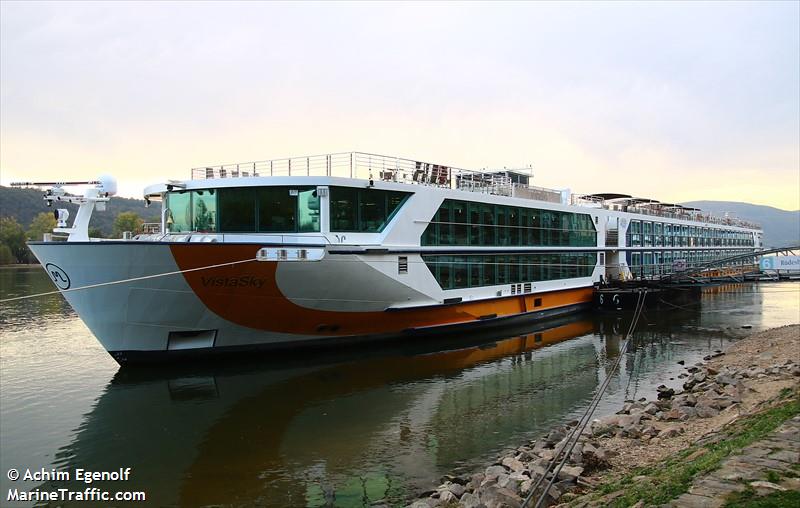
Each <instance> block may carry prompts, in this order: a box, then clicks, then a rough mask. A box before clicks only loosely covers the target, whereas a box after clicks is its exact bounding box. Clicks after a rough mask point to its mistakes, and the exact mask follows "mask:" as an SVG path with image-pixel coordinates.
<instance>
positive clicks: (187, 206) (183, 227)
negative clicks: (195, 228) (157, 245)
mask: <svg viewBox="0 0 800 508" xmlns="http://www.w3.org/2000/svg"><path fill="white" fill-rule="evenodd" d="M166 206H167V231H169V232H170V233H186V232H189V231H191V230H192V194H191V193H190V192H187V191H179V192H170V193H168V194H167V204H166Z"/></svg>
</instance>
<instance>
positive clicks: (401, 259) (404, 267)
mask: <svg viewBox="0 0 800 508" xmlns="http://www.w3.org/2000/svg"><path fill="white" fill-rule="evenodd" d="M397 273H408V256H398V258H397Z"/></svg>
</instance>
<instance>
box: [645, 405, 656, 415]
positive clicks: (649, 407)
mask: <svg viewBox="0 0 800 508" xmlns="http://www.w3.org/2000/svg"><path fill="white" fill-rule="evenodd" d="M644 412H645V413H647V414H649V415H654V414H656V413H658V406H656V405H655V404H653V403H652V402H651V403H650V404H648V405H647V406H645V408H644Z"/></svg>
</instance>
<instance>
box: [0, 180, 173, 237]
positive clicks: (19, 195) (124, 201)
mask: <svg viewBox="0 0 800 508" xmlns="http://www.w3.org/2000/svg"><path fill="white" fill-rule="evenodd" d="M42 194H43V192H42V191H41V190H40V189H12V188H10V187H3V186H0V210H2V213H3V215H4V216H8V217H14V218H16V219H17V222H19V223H20V224H22V225H23V226H25V225H28V224H30V223H31V221H33V219H34V218H35V217H36V214H38V213H39V212H42V211H51V210H52V208H47V207H46V206H45V204H44V201H43V200H42ZM54 207H56V208H66V209H67V210H69V215H70V217H75V214H76V213H78V206H77V205H73V204H71V203H64V202H61V203H58V204H57V205H54ZM159 208H160V207H159V205H158V204H156V205H154V206H153V207H152V208H145V206H144V200H143V199H128V198H120V197H116V196H115V197H112V198H111V200H110V201H109V202H108V203H107V209H106V211H104V212H99V211H95V212H94V213H93V214H92V221H91V223H90V224H89V227H90V228H97V229H99V230H100V231H101V232H102V233H103V236H105V237H108V236H109V235H111V231H112V228H113V225H114V219H115V218H116V216H117V214H119V213H121V212H135V213H136V214H137V215H138V216H139V217H144V218H146V219H147V222H160V221H161V219H160V218H159ZM70 220H71V219H70ZM37 240H41V238H37Z"/></svg>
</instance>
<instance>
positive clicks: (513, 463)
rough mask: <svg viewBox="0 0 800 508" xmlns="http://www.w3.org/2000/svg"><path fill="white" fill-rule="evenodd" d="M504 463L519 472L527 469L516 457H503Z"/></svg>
mask: <svg viewBox="0 0 800 508" xmlns="http://www.w3.org/2000/svg"><path fill="white" fill-rule="evenodd" d="M502 463H503V465H504V466H506V467H507V468H509V469H510V470H512V471H516V472H519V471H522V470H523V469H525V465H524V464H523V463H522V462H520V461H519V460H517V459H515V458H514V457H506V458H504V459H503V461H502Z"/></svg>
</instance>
